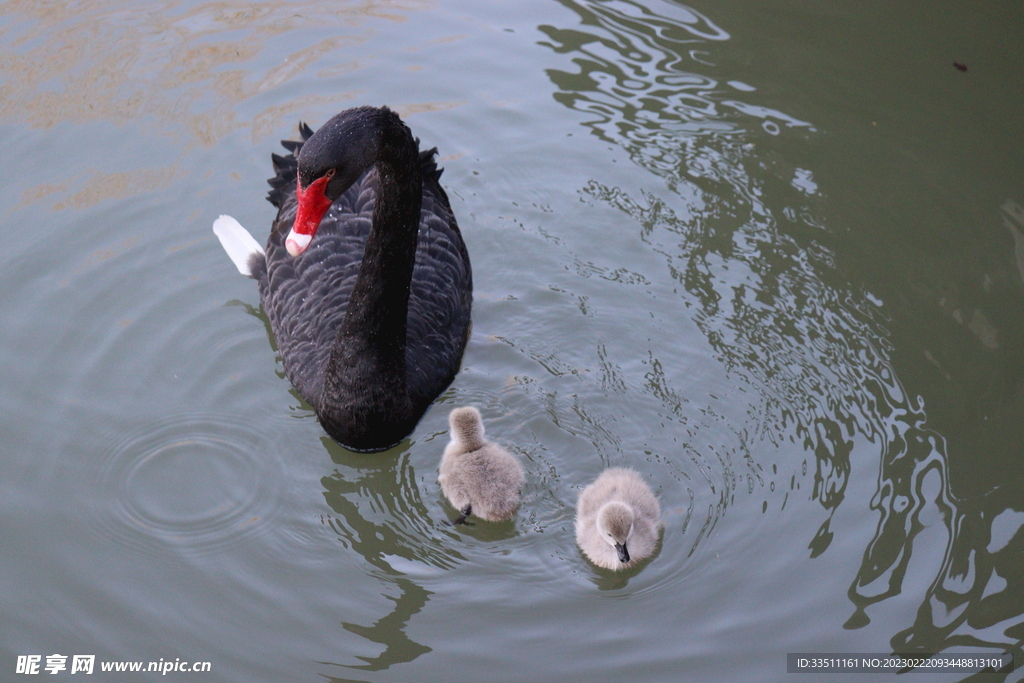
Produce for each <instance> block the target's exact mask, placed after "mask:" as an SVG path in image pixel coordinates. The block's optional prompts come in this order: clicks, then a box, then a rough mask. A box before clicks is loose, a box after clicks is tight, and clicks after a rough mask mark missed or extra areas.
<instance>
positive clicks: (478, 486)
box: [437, 407, 524, 524]
mask: <svg viewBox="0 0 1024 683" xmlns="http://www.w3.org/2000/svg"><path fill="white" fill-rule="evenodd" d="M448 424H449V425H450V427H451V437H452V440H451V442H449V444H448V446H447V447H445V449H444V455H443V456H442V457H441V467H440V469H439V470H438V475H437V481H438V482H439V483H440V484H441V491H443V492H444V495H445V497H447V498H448V500H449V501H450V502H451V504H452V505H453V506H454V507H455V508H457V509H458V510H459V512H460V513H462V514H461V516H460V517H459V518H458V519H457V520H455V522H456V524H458V523H462V522H465V520H466V517H467V516H469V515H471V514H472V515H476V516H477V517H479V518H480V519H485V520H487V521H489V522H497V521H501V520H506V519H511V518H512V516H513V515H514V514H515V512H516V509H517V508H518V507H519V495H520V491H521V489H522V487H523V479H524V476H523V467H522V465H520V464H519V461H518V460H517V459H516V458H515V457H514V456H512V454H510V453H509V452H508V451H506V450H505V449H504V448H502V447H501V446H499V445H497V444H495V443H491V442H490V441H488V440H486V439H485V438H484V424H483V421H482V420H481V419H480V411H479V410H477V409H476V408H473V407H465V408H456V409H455V410H453V411H452V412H451V414H450V415H449V416H448Z"/></svg>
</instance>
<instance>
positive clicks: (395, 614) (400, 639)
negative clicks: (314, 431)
mask: <svg viewBox="0 0 1024 683" xmlns="http://www.w3.org/2000/svg"><path fill="white" fill-rule="evenodd" d="M323 443H324V447H325V448H326V449H327V450H328V451H329V452H330V454H331V458H332V460H333V461H334V462H335V463H336V464H337V465H338V467H339V469H338V470H336V471H335V473H334V474H333V475H331V476H328V477H324V478H323V479H322V481H321V483H322V484H323V487H324V498H325V500H326V501H327V504H328V505H329V506H330V507H331V509H332V510H334V512H335V513H337V516H336V517H331V518H327V519H325V520H324V523H325V524H326V525H327V526H329V527H330V528H331V530H332V531H334V533H336V534H337V536H338V540H339V541H340V542H341V543H342V544H343V545H344V546H345V547H349V548H352V549H353V550H355V551H356V552H358V553H359V554H360V555H361V556H362V557H363V558H364V559H365V560H366V561H367V562H368V563H369V564H371V565H373V566H374V567H375V568H376V569H377V571H375V572H373V574H374V576H376V577H377V578H378V579H379V580H380V581H381V582H382V583H383V584H384V585H385V586H391V587H393V588H394V591H395V593H396V594H395V595H390V594H388V593H389V591H387V590H385V592H384V594H385V596H386V597H387V598H388V599H389V600H391V601H393V602H394V603H395V607H394V609H393V610H392V611H391V613H389V614H388V615H386V616H384V617H383V618H381V619H379V620H377V621H376V622H375V623H373V624H372V625H369V626H367V625H363V624H355V623H351V622H342V626H343V627H344V628H345V630H347V631H350V632H352V633H356V634H358V635H360V636H362V637H363V638H366V639H367V640H368V641H370V642H373V643H377V644H380V645H383V646H384V651H383V652H381V653H380V654H379V655H377V656H375V657H365V656H360V655H356V658H357V659H360V660H362V661H364V662H365V664H361V665H349V664H343V665H340V666H345V667H347V668H350V669H362V670H366V671H381V670H384V669H387V668H389V667H390V666H392V665H394V664H403V663H407V662H411V661H413V660H414V659H416V658H417V657H419V656H420V655H422V654H424V653H426V652H430V650H431V649H430V648H429V647H427V646H425V645H422V644H420V643H417V642H415V641H414V640H412V639H411V638H409V637H408V635H406V633H405V629H406V626H407V625H408V623H409V620H410V619H411V618H412V617H413V616H414V615H416V614H417V613H419V612H420V610H422V609H423V607H424V606H425V605H426V604H427V600H428V599H429V598H430V595H431V592H430V591H428V590H426V589H425V588H423V587H422V586H419V585H418V584H416V583H415V582H414V581H412V580H411V579H409V578H407V577H406V576H404V575H403V574H402V573H401V572H399V571H397V570H396V569H394V568H393V567H392V566H391V564H390V563H389V562H388V558H389V557H400V558H402V559H405V560H410V561H415V562H422V563H427V564H431V565H434V566H436V567H441V568H448V567H451V566H453V565H454V564H455V563H456V562H458V561H461V560H462V558H461V556H460V555H458V554H457V553H455V552H453V551H452V550H450V549H448V548H445V547H443V546H442V545H441V544H440V542H439V536H440V535H442V534H443V533H446V532H443V531H441V530H440V528H439V527H438V523H437V522H435V521H434V520H432V519H431V516H430V514H429V511H428V510H427V508H426V506H424V504H423V501H422V499H421V496H420V493H419V489H418V487H417V486H416V478H415V472H414V471H413V470H412V468H411V466H410V465H409V461H408V454H407V453H406V452H405V448H404V447H403V446H399V447H396V448H394V449H392V450H391V451H388V452H385V453H377V454H374V455H372V456H366V455H361V454H357V453H352V452H350V451H347V450H345V449H343V448H341V447H340V446H338V445H337V444H335V443H334V442H333V441H331V440H330V439H329V438H327V437H324V438H323ZM405 445H407V444H405ZM325 663H326V662H325Z"/></svg>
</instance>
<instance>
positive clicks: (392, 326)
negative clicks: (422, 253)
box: [321, 117, 423, 448]
mask: <svg viewBox="0 0 1024 683" xmlns="http://www.w3.org/2000/svg"><path fill="white" fill-rule="evenodd" d="M375 132H376V133H377V134H378V135H379V136H380V137H379V139H378V146H377V150H378V151H377V158H376V166H377V174H378V176H379V178H380V185H379V187H378V190H377V198H376V201H375V203H374V208H373V226H372V227H371V229H370V234H369V236H368V238H367V240H366V248H365V251H364V253H363V260H362V263H361V265H360V267H359V275H358V276H357V278H356V282H355V285H354V286H353V289H352V294H351V296H350V298H349V302H348V308H347V310H346V313H345V319H344V321H343V322H342V325H341V328H340V329H339V330H338V336H337V338H336V339H335V342H334V346H333V348H332V350H331V355H330V359H329V361H328V366H327V368H326V373H325V378H324V386H323V393H322V400H321V404H322V406H321V407H322V408H323V409H327V411H329V412H331V413H333V412H338V413H339V414H338V416H337V417H338V418H339V422H340V423H342V424H347V425H362V426H364V428H365V430H366V432H367V433H373V432H374V430H377V433H378V434H379V433H380V432H379V430H380V429H381V428H382V426H383V425H385V424H386V425H387V426H388V427H389V428H391V429H396V430H401V429H404V428H405V427H404V425H403V426H399V425H400V424H401V423H402V422H403V421H404V420H403V416H404V415H405V414H409V415H410V416H411V413H412V405H411V402H410V399H409V392H408V387H407V384H406V368H405V346H406V318H407V316H408V310H409V288H410V283H411V281H412V271H413V266H414V264H415V260H416V242H417V232H418V229H419V222H420V206H421V204H422V201H423V196H422V195H423V177H422V171H421V169H420V161H419V151H418V148H417V144H416V141H415V140H414V139H413V137H412V135H411V134H410V132H409V129H408V128H406V127H405V126H404V125H403V124H401V122H400V121H398V120H397V117H395V120H394V122H391V121H388V122H385V123H383V124H382V125H381V126H380V127H379V128H378V129H377V131H375ZM333 397H339V398H340V397H345V400H344V401H333V400H332V398H333ZM353 398H355V400H353ZM323 412H324V411H323V410H322V411H321V419H323V418H324V417H325V415H324V414H323ZM341 413H344V415H342V414H341ZM328 419H330V417H328ZM375 423H377V424H375ZM396 423H398V424H396ZM410 431H411V430H410ZM404 433H407V432H403V434H404ZM342 443H345V444H346V445H348V446H350V447H357V448H358V447H359V445H358V444H357V443H346V442H345V441H344V440H342Z"/></svg>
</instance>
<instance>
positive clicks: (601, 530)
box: [576, 467, 661, 570]
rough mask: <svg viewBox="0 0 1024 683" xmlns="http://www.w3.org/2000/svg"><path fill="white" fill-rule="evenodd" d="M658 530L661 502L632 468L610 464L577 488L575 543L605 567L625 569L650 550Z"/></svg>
mask: <svg viewBox="0 0 1024 683" xmlns="http://www.w3.org/2000/svg"><path fill="white" fill-rule="evenodd" d="M660 531H661V506H660V505H658V499H657V498H656V497H655V496H654V493H653V492H652V491H651V488H650V487H649V486H648V485H647V482H645V481H644V480H643V478H642V477H641V476H640V475H639V474H638V473H637V472H636V471H635V470H631V469H628V468H625V467H612V468H610V469H607V470H605V471H604V472H602V473H601V476H599V477H598V478H597V479H596V480H595V481H594V482H593V483H592V484H590V485H589V486H588V487H587V488H585V489H583V491H582V492H580V498H579V502H578V503H577V505H576V543H577V544H578V545H579V546H580V549H581V550H582V551H583V552H584V554H586V556H587V557H588V558H589V559H590V561H591V562H593V563H594V564H596V565H597V566H599V567H604V568H605V569H614V570H620V569H629V568H631V567H634V566H636V564H637V563H638V562H640V561H642V560H645V559H646V558H648V557H650V556H651V554H652V553H653V552H654V548H655V547H656V546H657V543H658V533H659V532H660Z"/></svg>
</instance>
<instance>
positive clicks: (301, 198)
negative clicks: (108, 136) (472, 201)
mask: <svg viewBox="0 0 1024 683" xmlns="http://www.w3.org/2000/svg"><path fill="white" fill-rule="evenodd" d="M300 131H301V133H302V138H303V140H302V142H295V141H288V140H285V141H282V143H281V144H283V145H284V146H285V148H287V149H288V150H289V151H290V152H291V154H289V155H287V156H283V157H282V156H278V155H276V154H274V155H272V157H273V161H274V170H275V171H276V176H275V177H273V178H271V179H270V180H269V181H268V182H269V183H270V184H271V186H272V188H273V189H271V191H270V193H269V194H268V195H267V199H268V200H269V201H270V202H271V203H272V204H273V205H274V206H276V207H277V208H278V212H277V218H276V219H275V220H274V224H273V226H272V228H271V230H270V237H269V239H268V240H267V248H266V252H265V253H264V251H263V249H261V248H260V246H259V244H258V243H257V242H256V240H254V239H253V238H252V237H251V236H250V235H249V233H248V232H246V230H245V228H243V227H242V226H241V225H239V224H238V222H237V221H236V220H235V219H233V218H231V217H230V216H221V217H220V218H219V219H218V220H217V221H216V222H215V223H214V226H213V230H214V232H215V233H216V234H217V236H218V238H220V241H221V244H222V245H223V246H224V249H225V250H226V251H227V252H228V255H229V256H230V257H231V259H232V261H233V262H234V263H235V265H236V266H237V267H238V269H239V271H241V272H242V274H243V275H249V276H250V277H252V278H254V279H255V280H256V281H257V282H258V283H259V287H260V302H261V304H262V305H263V310H264V311H265V312H266V314H267V317H268V318H269V319H270V325H271V328H272V329H273V331H274V336H275V337H276V338H277V345H278V350H279V353H280V354H281V358H282V359H283V361H284V370H285V374H286V375H287V376H288V379H289V381H291V383H292V385H294V386H295V388H296V389H297V390H298V392H299V394H300V395H301V396H302V398H304V399H305V400H306V401H308V402H309V403H310V404H311V405H312V406H313V408H314V409H315V410H316V413H317V416H318V417H319V418H320V424H321V425H322V426H323V428H324V430H325V431H326V432H327V433H328V434H329V435H330V436H331V437H332V438H333V439H334V440H335V441H337V442H338V443H340V444H341V445H342V446H345V447H346V448H348V449H351V450H355V451H364V452H370V451H380V450H384V449H387V448H390V447H392V446H394V445H395V444H397V443H398V442H400V441H401V440H402V439H404V438H405V437H406V436H408V435H409V434H410V433H411V432H412V430H413V429H414V428H415V427H416V423H417V422H419V420H420V417H422V416H423V413H424V412H426V410H427V408H428V407H429V406H430V404H431V402H432V401H433V400H434V399H435V398H437V396H438V395H439V394H440V393H441V392H442V391H444V390H445V388H446V387H447V386H448V385H449V384H451V382H452V380H453V379H454V378H455V375H456V373H457V372H458V370H459V365H460V363H461V360H462V354H463V351H464V350H465V348H466V341H467V339H468V337H469V329H470V308H471V306H472V300H473V275H472V271H471V269H470V265H469V254H468V253H467V251H466V245H465V244H464V243H463V241H462V234H461V233H460V232H459V226H458V224H457V223H456V222H455V216H454V215H453V214H452V210H451V206H450V205H449V203H448V196H447V195H446V194H445V191H444V190H443V189H442V188H441V185H440V184H439V182H438V179H439V178H440V176H441V170H439V169H438V168H437V165H436V163H435V161H434V155H435V154H436V153H437V150H436V148H435V149H431V150H427V151H425V152H420V151H419V140H417V139H416V138H414V137H413V136H412V133H411V132H410V131H409V128H408V127H407V126H406V125H405V124H404V123H403V122H402V120H401V119H400V118H399V116H398V115H397V114H395V113H394V112H392V111H391V110H389V109H388V108H387V107H381V108H379V109H378V108H375V107H358V108H355V109H349V110H346V111H343V112H341V113H340V114H338V115H337V116H335V117H334V118H332V119H331V120H329V121H328V122H327V123H325V124H324V125H323V127H321V128H320V129H319V130H318V131H317V132H316V133H313V131H312V130H311V129H310V128H309V127H308V126H306V125H305V124H300Z"/></svg>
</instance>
